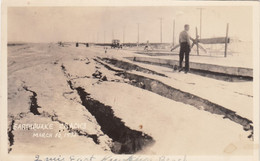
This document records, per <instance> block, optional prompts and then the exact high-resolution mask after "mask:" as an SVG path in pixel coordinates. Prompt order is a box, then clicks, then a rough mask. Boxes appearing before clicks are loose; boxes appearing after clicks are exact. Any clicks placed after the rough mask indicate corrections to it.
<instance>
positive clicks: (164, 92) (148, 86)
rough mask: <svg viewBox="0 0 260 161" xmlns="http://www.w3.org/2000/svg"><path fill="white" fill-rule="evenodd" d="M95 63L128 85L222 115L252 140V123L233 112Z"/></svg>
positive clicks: (102, 63)
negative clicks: (236, 124)
mask: <svg viewBox="0 0 260 161" xmlns="http://www.w3.org/2000/svg"><path fill="white" fill-rule="evenodd" d="M96 61H97V62H98V63H100V64H101V65H103V66H104V67H106V68H107V69H108V70H111V71H114V72H116V74H115V75H118V76H121V77H124V78H127V79H129V80H130V81H128V82H127V83H128V84H131V85H133V86H135V87H139V88H142V89H145V90H148V91H151V92H153V93H156V94H158V95H161V96H163V97H166V98H169V99H172V100H174V101H177V102H182V103H185V104H188V105H191V106H194V107H196V108H197V109H199V110H204V111H208V112H210V113H212V114H217V115H222V116H223V118H228V119H230V120H231V121H233V122H235V123H238V124H240V125H242V126H243V129H244V130H245V131H250V132H251V134H250V135H249V136H248V138H252V139H253V125H252V124H253V122H252V121H251V120H249V119H247V118H244V117H241V116H239V115H238V114H236V112H235V111H232V110H229V109H227V108H225V107H223V106H220V105H218V104H215V103H213V102H211V101H209V100H206V99H203V98H201V97H198V96H196V95H193V94H190V93H188V92H184V91H181V90H179V89H176V88H173V87H171V86H168V85H166V84H164V83H162V82H160V81H158V80H155V79H152V78H148V77H144V76H141V75H137V74H133V73H129V72H126V71H122V70H118V69H114V68H113V67H111V66H110V65H108V64H106V63H104V62H102V61H100V60H96Z"/></svg>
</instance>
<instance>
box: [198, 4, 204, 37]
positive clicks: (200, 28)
mask: <svg viewBox="0 0 260 161" xmlns="http://www.w3.org/2000/svg"><path fill="white" fill-rule="evenodd" d="M197 9H199V10H200V39H201V38H202V37H201V35H202V34H201V30H202V10H203V9H204V8H197Z"/></svg>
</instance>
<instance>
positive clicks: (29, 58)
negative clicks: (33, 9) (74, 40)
mask: <svg viewBox="0 0 260 161" xmlns="http://www.w3.org/2000/svg"><path fill="white" fill-rule="evenodd" d="M138 55H139V56H140V54H137V53H134V52H133V51H131V50H125V49H123V50H117V49H108V50H107V52H105V50H104V49H103V48H102V47H97V46H96V47H95V46H91V47H89V48H86V47H85V46H79V47H75V45H74V44H73V45H69V46H65V47H61V46H58V45H57V44H24V45H17V46H9V47H8V117H9V119H8V120H9V121H8V137H9V153H10V154H36V153H37V154H66V153H73V154H74V153H75V154H133V153H134V154H147V155H153V154H154V155H159V154H168V155H185V154H186V155H252V154H253V151H252V147H253V141H252V140H253V122H252V120H253V82H252V81H249V80H240V81H225V80H221V79H214V78H209V77H205V76H202V75H198V74H193V73H188V74H184V73H183V72H177V71H174V70H173V69H171V68H167V67H162V66H157V65H152V64H144V63H141V62H135V61H131V60H129V59H126V58H125V57H134V56H138ZM146 56H147V55H146ZM167 57H168V56H167ZM195 59H196V61H198V59H199V57H196V58H195ZM203 59H205V57H203ZM208 59H214V58H208ZM191 61H192V58H191ZM218 61H219V60H218ZM246 61H247V62H248V60H246ZM221 63H223V62H221ZM247 64H248V63H247ZM244 66H248V65H242V67H244ZM68 145H69V146H68Z"/></svg>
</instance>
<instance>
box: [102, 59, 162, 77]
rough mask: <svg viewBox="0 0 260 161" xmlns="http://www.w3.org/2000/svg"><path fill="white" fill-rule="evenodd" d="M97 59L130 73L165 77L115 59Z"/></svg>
mask: <svg viewBox="0 0 260 161" xmlns="http://www.w3.org/2000/svg"><path fill="white" fill-rule="evenodd" d="M98 59H101V60H102V61H105V62H107V63H109V64H113V65H114V66H116V67H118V68H121V69H124V70H130V71H131V70H136V71H140V72H144V73H149V74H150V73H151V74H155V75H159V76H162V77H167V76H166V75H165V74H162V73H158V72H156V71H153V70H150V69H147V68H143V67H140V66H138V65H135V64H132V63H128V62H126V61H122V60H117V59H110V58H99V57H98Z"/></svg>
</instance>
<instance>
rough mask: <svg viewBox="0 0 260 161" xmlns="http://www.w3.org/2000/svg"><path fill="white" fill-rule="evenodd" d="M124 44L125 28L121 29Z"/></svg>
mask: <svg viewBox="0 0 260 161" xmlns="http://www.w3.org/2000/svg"><path fill="white" fill-rule="evenodd" d="M124 43H125V26H124V28H123V44H124Z"/></svg>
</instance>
